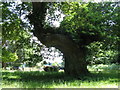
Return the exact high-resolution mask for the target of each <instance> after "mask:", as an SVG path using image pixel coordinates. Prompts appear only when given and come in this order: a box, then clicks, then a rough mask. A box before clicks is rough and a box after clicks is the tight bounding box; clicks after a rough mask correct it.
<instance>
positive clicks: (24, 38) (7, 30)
mask: <svg viewBox="0 0 120 90" xmlns="http://www.w3.org/2000/svg"><path fill="white" fill-rule="evenodd" d="M27 5H29V4H26V5H25V4H24V3H21V4H17V3H14V2H3V3H2V5H1V7H2V15H3V17H2V27H3V30H2V63H3V67H4V66H6V62H14V63H23V62H28V61H29V62H32V63H34V64H36V63H37V62H39V60H41V56H40V53H39V54H38V52H40V48H41V46H40V44H39V43H36V41H35V40H34V41H33V39H32V38H33V35H32V34H31V30H32V29H31V27H30V26H29V24H28V23H24V22H25V21H26V19H22V18H23V16H24V14H25V12H27V11H25V6H27ZM13 7H14V8H13ZM23 10H24V12H23ZM36 57H37V58H39V59H37V58H36ZM30 58H32V59H30ZM34 58H36V59H34ZM16 60H17V61H16Z"/></svg>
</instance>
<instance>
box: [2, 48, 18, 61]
mask: <svg viewBox="0 0 120 90" xmlns="http://www.w3.org/2000/svg"><path fill="white" fill-rule="evenodd" d="M17 59H18V56H17V54H16V53H12V52H10V51H7V50H6V49H3V50H2V62H14V61H16V60H17Z"/></svg>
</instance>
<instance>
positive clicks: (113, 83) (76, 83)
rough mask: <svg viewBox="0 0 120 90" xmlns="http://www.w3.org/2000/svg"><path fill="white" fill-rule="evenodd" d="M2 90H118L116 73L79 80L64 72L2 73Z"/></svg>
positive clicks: (90, 75) (93, 74) (103, 73)
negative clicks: (22, 89)
mask: <svg viewBox="0 0 120 90" xmlns="http://www.w3.org/2000/svg"><path fill="white" fill-rule="evenodd" d="M2 77H3V81H2V87H3V88H118V73H116V72H115V73H111V72H110V73H105V72H100V73H96V72H91V74H89V75H87V76H83V77H82V78H81V79H79V78H73V77H70V76H66V75H65V74H64V72H51V73H48V72H39V71H31V72H25V71H24V72H23V71H15V72H9V71H3V72H2Z"/></svg>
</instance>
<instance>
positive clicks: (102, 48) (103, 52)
mask: <svg viewBox="0 0 120 90" xmlns="http://www.w3.org/2000/svg"><path fill="white" fill-rule="evenodd" d="M114 47H115V46H114ZM87 48H88V56H87V61H88V62H89V64H101V63H103V64H109V63H115V62H117V55H118V51H117V49H111V47H110V46H109V45H108V46H106V44H104V43H103V42H93V43H91V44H90V45H88V46H87Z"/></svg>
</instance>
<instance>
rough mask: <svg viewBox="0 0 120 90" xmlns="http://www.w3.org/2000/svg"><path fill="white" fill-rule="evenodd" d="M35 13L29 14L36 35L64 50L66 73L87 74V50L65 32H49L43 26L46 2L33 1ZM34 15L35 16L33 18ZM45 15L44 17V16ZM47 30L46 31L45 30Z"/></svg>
mask: <svg viewBox="0 0 120 90" xmlns="http://www.w3.org/2000/svg"><path fill="white" fill-rule="evenodd" d="M32 4H33V13H32V14H31V15H30V16H29V19H30V21H31V23H32V24H33V25H34V28H35V31H34V35H35V36H36V37H37V38H38V39H39V40H40V41H41V43H43V44H44V45H46V46H47V47H55V48H57V49H59V50H60V51H62V53H63V55H64V58H65V73H66V74H68V75H73V76H77V75H82V74H87V73H88V70H87V64H86V60H85V57H86V53H85V50H84V49H83V48H82V47H80V45H78V44H76V43H75V42H74V41H73V40H72V39H70V38H69V37H68V36H65V35H63V34H55V33H47V31H49V30H47V29H44V28H43V24H42V21H44V18H45V17H44V15H45V14H44V13H45V10H43V9H45V3H37V2H33V3H32ZM33 17H34V18H33ZM43 17H44V18H43ZM52 29H53V28H51V30H50V31H52ZM44 31H45V32H44Z"/></svg>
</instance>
